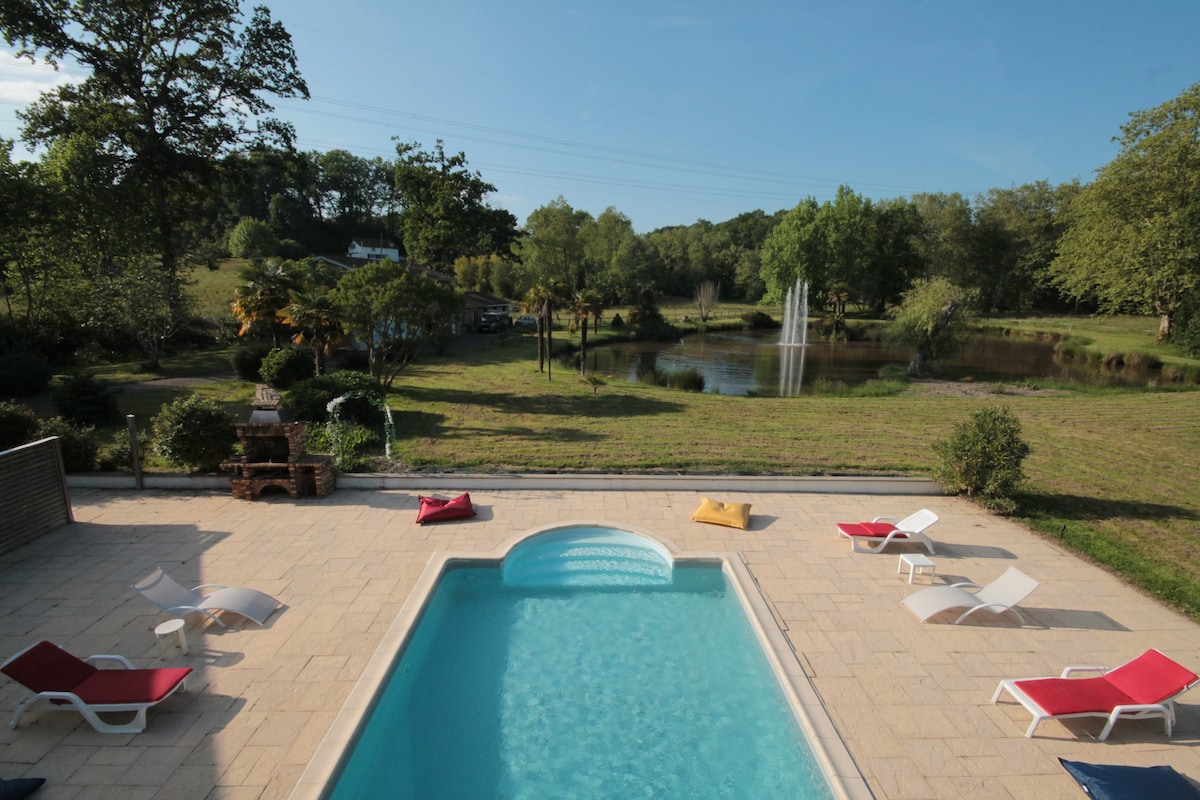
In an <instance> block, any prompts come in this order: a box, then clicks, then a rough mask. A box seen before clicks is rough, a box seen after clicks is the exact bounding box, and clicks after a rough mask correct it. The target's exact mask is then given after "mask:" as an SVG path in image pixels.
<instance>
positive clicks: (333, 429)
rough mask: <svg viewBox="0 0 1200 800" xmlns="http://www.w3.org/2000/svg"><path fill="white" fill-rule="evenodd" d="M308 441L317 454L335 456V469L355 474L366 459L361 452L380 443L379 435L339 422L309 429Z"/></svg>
mask: <svg viewBox="0 0 1200 800" xmlns="http://www.w3.org/2000/svg"><path fill="white" fill-rule="evenodd" d="M307 441H308V442H309V443H310V445H311V448H312V449H313V450H315V451H317V452H322V453H330V454H332V455H333V468H334V469H336V470H337V471H338V472H354V471H355V470H356V469H358V468H360V467H361V466H362V465H363V464H364V463H365V462H366V459H365V458H364V457H363V456H362V455H360V453H359V450H361V449H362V448H364V447H366V446H367V445H369V444H375V443H377V442H378V441H379V434H378V433H376V432H375V431H372V430H371V429H369V428H367V427H365V426H363V425H359V424H357V423H354V422H343V421H338V422H335V423H329V424H326V425H322V426H319V427H316V428H310V429H309V435H308V439H307Z"/></svg>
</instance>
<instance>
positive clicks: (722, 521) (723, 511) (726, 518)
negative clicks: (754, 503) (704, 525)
mask: <svg viewBox="0 0 1200 800" xmlns="http://www.w3.org/2000/svg"><path fill="white" fill-rule="evenodd" d="M692 520H693V521H694V522H711V523H713V524H714V525H728V526H729V527H731V528H741V529H742V530H745V529H746V526H748V525H749V524H750V504H749V503H718V502H717V501H716V500H709V499H708V498H707V497H705V498H704V499H702V500H701V501H700V507H699V508H697V509H696V513H695V514H692Z"/></svg>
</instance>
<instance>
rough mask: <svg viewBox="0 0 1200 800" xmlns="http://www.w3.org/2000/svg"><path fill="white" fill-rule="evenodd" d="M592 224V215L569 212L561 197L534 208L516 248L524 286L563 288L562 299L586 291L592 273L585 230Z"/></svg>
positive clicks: (569, 207)
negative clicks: (521, 266) (524, 277)
mask: <svg viewBox="0 0 1200 800" xmlns="http://www.w3.org/2000/svg"><path fill="white" fill-rule="evenodd" d="M593 224H594V220H593V219H592V215H591V214H589V213H588V212H586V211H582V210H576V209H574V208H572V207H571V205H570V203H568V202H567V201H566V200H565V199H563V198H562V197H558V198H557V199H555V200H552V201H550V202H549V203H547V204H546V205H544V206H542V207H541V208H535V209H534V210H533V211H532V212H531V213H530V214H529V218H528V219H527V220H526V221H525V235H524V236H523V237H522V239H521V242H520V244H519V245H518V247H517V253H518V255H519V256H520V258H521V261H522V264H523V271H524V273H525V275H526V286H535V285H537V284H543V285H546V286H556V287H562V291H563V293H564V295H565V296H570V295H572V294H574V293H575V292H577V291H580V290H582V289H585V288H587V287H588V285H589V282H590V278H591V276H592V273H593V272H594V270H593V269H592V262H591V261H590V259H588V257H587V248H586V247H585V244H586V236H585V234H584V230H585V228H587V227H589V226H590V225H593Z"/></svg>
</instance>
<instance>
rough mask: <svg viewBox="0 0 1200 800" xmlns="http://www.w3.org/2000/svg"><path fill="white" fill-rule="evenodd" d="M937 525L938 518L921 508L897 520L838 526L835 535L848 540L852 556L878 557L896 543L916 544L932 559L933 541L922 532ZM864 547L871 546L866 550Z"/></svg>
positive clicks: (842, 523)
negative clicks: (855, 554)
mask: <svg viewBox="0 0 1200 800" xmlns="http://www.w3.org/2000/svg"><path fill="white" fill-rule="evenodd" d="M937 521H938V515H937V514H935V513H933V512H932V511H930V510H929V509H928V508H922V509H921V510H920V511H916V512H914V513H912V514H909V515H908V516H907V517H905V518H904V519H901V520H897V519H896V518H895V517H876V518H875V519H873V520H871V521H870V522H839V523H838V524H837V529H838V533H839V534H841V535H842V536H845V537H846V538H847V539H849V540H850V549H851V550H853V551H854V552H856V553H880V552H883V549H884V548H885V547H887V546H888V545H889V544H891V543H892V542H893V541H896V542H919V543H921V544H923V545H925V547H926V548H928V550H929V554H930V555H933V539H930V538H929V536H928V535H926V534H925V529H926V528H928V527H929V526H930V525H932V524H933V523H935V522H937ZM862 543H868V544H873V545H875V546H874V547H867V546H865V544H862Z"/></svg>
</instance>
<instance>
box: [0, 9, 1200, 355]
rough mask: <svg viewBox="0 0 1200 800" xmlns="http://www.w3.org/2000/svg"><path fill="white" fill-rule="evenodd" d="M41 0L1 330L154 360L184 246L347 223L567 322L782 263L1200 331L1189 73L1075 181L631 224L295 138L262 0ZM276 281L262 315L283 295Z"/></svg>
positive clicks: (209, 253)
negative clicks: (1084, 178)
mask: <svg viewBox="0 0 1200 800" xmlns="http://www.w3.org/2000/svg"><path fill="white" fill-rule="evenodd" d="M59 5H60V6H61V8H59V7H58V6H56V7H55V9H50V8H49V7H48V6H45V5H43V4H38V3H31V2H13V3H6V4H5V5H4V6H3V8H2V9H0V32H2V33H3V36H4V38H5V39H6V41H8V42H9V43H10V44H15V45H16V46H17V47H18V50H19V52H20V53H21V54H23V55H27V56H29V57H39V58H43V59H46V60H49V61H51V62H56V61H58V60H61V59H64V58H71V59H73V60H75V61H76V62H77V63H79V64H81V65H83V66H85V67H87V68H88V69H90V74H89V76H88V77H87V78H86V79H85V80H84V81H82V82H81V83H79V84H74V85H68V86H63V87H60V88H58V89H55V90H53V91H51V92H48V93H46V94H45V95H43V96H42V97H41V98H40V99H39V100H38V101H36V102H35V103H33V104H32V105H31V106H29V107H28V108H26V109H25V110H23V111H22V112H20V118H21V121H22V123H23V128H22V139H23V140H24V141H25V142H27V143H28V144H30V145H33V146H36V147H38V148H39V150H38V152H39V157H38V159H37V160H36V161H32V162H26V161H14V160H13V158H12V143H11V142H2V141H0V202H2V203H3V205H4V207H5V209H6V212H7V213H6V214H5V215H4V217H3V219H2V220H0V268H2V270H3V273H2V275H0V281H2V283H0V286H2V289H3V299H4V303H5V307H4V309H5V312H6V313H5V314H4V315H3V316H2V317H0V351H15V350H33V351H36V352H40V353H43V354H45V355H46V356H47V357H48V358H51V359H58V360H63V359H66V358H68V357H70V356H71V355H72V354H74V353H75V352H76V351H77V350H79V349H80V348H81V347H84V346H85V345H86V346H91V347H95V348H99V349H101V350H105V351H109V352H122V351H125V350H128V349H129V348H130V347H133V346H136V347H138V348H140V350H141V351H142V352H143V353H144V354H145V355H146V357H147V361H148V362H149V363H150V364H152V365H153V364H154V363H156V362H157V359H158V357H159V356H161V354H162V353H163V351H164V349H165V348H167V347H171V346H180V345H184V346H186V345H187V344H188V343H189V342H193V343H194V342H198V341H201V340H204V339H206V338H207V339H209V340H211V339H212V338H213V336H214V335H215V331H214V330H213V326H212V325H209V326H207V327H206V326H205V325H203V324H201V323H200V322H198V321H197V320H196V318H195V315H194V313H192V310H191V309H190V308H189V307H188V303H187V297H188V294H187V291H186V284H187V281H188V276H189V274H190V270H192V269H196V268H200V269H203V268H205V267H208V268H214V267H215V266H216V265H217V264H218V263H219V262H220V261H221V259H223V258H225V257H227V256H229V255H233V256H238V257H245V258H249V259H251V260H252V261H256V262H258V263H259V268H261V269H264V270H266V272H267V273H269V271H270V270H271V269H276V270H278V269H282V268H281V267H279V265H280V264H281V263H283V262H284V261H288V260H291V261H303V260H304V259H305V258H306V257H308V256H310V255H312V254H315V253H344V252H345V249H346V247H347V245H348V243H349V241H350V239H351V238H352V237H356V236H369V237H384V238H391V239H393V240H395V241H396V242H397V243H399V244H400V246H401V249H402V251H403V253H404V256H405V258H406V259H407V261H408V262H410V263H413V264H420V265H423V266H427V267H430V268H433V269H437V270H442V271H445V272H448V273H451V274H453V275H454V277H455V282H456V284H457V287H458V289H459V290H460V291H469V290H474V291H485V292H491V293H494V294H497V295H501V296H503V297H506V298H509V299H512V300H518V301H520V302H522V303H523V304H524V307H525V308H527V309H529V310H530V311H532V312H536V316H538V318H539V319H541V320H543V321H546V322H548V321H549V320H550V318H551V314H552V313H553V311H554V310H560V311H561V310H569V312H570V313H571V314H572V315H573V317H574V319H575V320H576V321H577V322H581V323H582V325H581V327H580V329H581V330H583V331H586V330H587V327H588V322H589V321H591V323H592V325H593V326H594V325H595V324H596V323H597V321H598V320H599V319H600V318H601V317H602V316H603V315H604V314H605V312H606V310H608V309H615V308H623V309H633V310H634V313H635V316H637V317H638V318H639V321H640V322H641V323H643V324H653V323H654V322H655V321H656V314H657V311H656V309H657V301H658V299H659V298H661V297H662V296H664V295H671V296H693V295H694V294H695V293H697V292H698V291H699V290H701V288H702V287H704V292H705V294H706V296H710V297H711V294H712V292H713V291H714V290H715V291H717V292H719V293H720V296H721V297H725V298H731V299H736V300H741V301H745V302H751V303H754V302H758V301H765V302H768V303H779V302H780V301H782V299H783V296H784V294H785V293H786V290H787V288H788V287H790V286H792V285H793V284H794V283H795V282H796V281H797V280H804V281H807V282H808V283H809V286H810V298H811V300H812V302H813V304H814V306H815V307H816V308H817V309H819V310H821V311H823V312H824V313H825V314H826V315H827V316H828V317H829V318H830V319H831V320H832V321H833V327H834V328H835V329H836V327H837V325H838V324H839V321H840V320H841V319H843V318H844V316H845V314H846V313H847V311H848V310H854V309H857V310H859V311H862V312H864V313H870V314H874V315H884V314H886V313H889V310H890V309H892V308H894V307H895V306H896V305H897V304H898V303H900V302H901V300H902V298H904V297H905V295H906V293H908V292H911V291H912V290H913V289H914V288H915V287H919V286H921V285H923V284H925V283H928V282H930V281H938V282H940V285H949V286H952V287H957V289H958V290H960V291H959V292H958V294H957V295H956V296H955V298H954V302H956V303H963V304H968V305H969V306H970V307H972V308H973V309H975V310H977V311H982V312H990V313H1011V314H1024V313H1030V312H1043V313H1058V312H1064V311H1075V312H1095V311H1101V312H1128V313H1141V314H1146V313H1153V314H1157V315H1158V317H1159V320H1160V328H1159V330H1160V338H1161V339H1163V340H1171V341H1176V342H1179V343H1181V344H1183V345H1184V346H1187V347H1191V348H1193V349H1200V310H1198V307H1200V301H1198V300H1197V292H1196V284H1197V280H1198V277H1200V145H1198V144H1197V142H1198V141H1200V135H1198V132H1200V84H1197V85H1195V86H1192V87H1190V88H1189V89H1187V90H1186V91H1185V92H1183V93H1182V94H1181V95H1180V96H1179V97H1177V98H1174V99H1173V100H1170V101H1168V102H1166V103H1164V104H1162V105H1161V106H1158V107H1156V108H1153V109H1150V110H1146V111H1139V112H1135V113H1133V114H1131V115H1130V119H1129V121H1128V122H1127V123H1126V124H1125V125H1124V126H1122V128H1121V134H1120V136H1119V137H1117V141H1118V142H1119V144H1120V152H1119V154H1118V155H1117V156H1116V158H1114V160H1113V161H1112V162H1111V163H1109V164H1108V165H1105V166H1103V167H1102V168H1100V169H1099V170H1098V172H1097V175H1096V177H1095V179H1094V180H1093V181H1092V182H1091V183H1087V184H1082V183H1080V182H1079V181H1073V182H1070V183H1065V184H1061V185H1057V186H1053V185H1050V184H1049V183H1047V182H1044V181H1039V182H1035V183H1030V184H1025V185H1022V186H1014V187H1010V188H1005V189H992V190H990V191H988V192H986V193H984V194H982V195H980V196H977V197H973V198H968V197H964V196H962V195H960V194H953V193H950V194H915V195H912V196H910V197H899V198H887V199H871V198H867V197H864V196H862V195H860V194H858V193H856V192H855V191H854V190H853V189H852V188H851V187H848V186H843V187H841V188H839V190H838V192H837V194H836V197H835V198H834V199H832V200H829V201H825V202H818V201H817V200H816V199H814V198H812V197H808V198H804V199H801V200H800V201H799V202H798V204H797V205H796V206H795V207H793V208H791V209H785V210H779V211H775V212H773V213H767V212H765V211H763V210H753V211H748V212H746V213H743V214H740V215H738V216H736V217H734V218H733V219H730V220H726V221H723V222H716V223H713V222H709V221H706V220H700V221H697V222H695V223H692V224H688V225H678V226H670V227H665V228H660V229H657V230H653V231H649V232H646V233H637V232H636V231H635V230H634V226H633V222H632V221H631V220H630V219H629V218H628V217H627V216H626V215H624V214H622V213H621V212H620V211H619V210H617V209H616V208H612V207H610V208H608V209H606V210H604V211H603V212H601V213H600V214H599V215H596V216H593V215H592V214H591V213H589V212H587V211H584V210H580V209H575V208H573V207H572V206H571V205H570V203H569V202H568V201H567V200H566V199H565V198H563V197H558V198H556V199H555V200H552V201H550V202H548V203H546V204H545V205H543V206H542V207H540V208H538V209H536V210H535V211H533V212H532V213H531V214H530V215H529V217H528V218H527V219H526V220H525V221H524V222H523V223H518V221H517V220H516V219H515V217H513V215H512V214H510V213H509V212H508V211H506V210H504V209H500V208H495V207H493V206H491V205H490V204H489V202H488V197H489V196H490V195H492V194H493V193H494V192H495V191H496V187H495V186H494V185H492V184H490V183H489V182H487V181H486V180H484V178H483V176H482V175H481V174H480V173H479V172H478V171H473V170H471V169H470V167H469V165H468V162H467V158H466V155H465V154H464V153H462V152H458V153H450V152H447V151H446V150H445V147H444V144H443V142H441V141H437V142H436V143H435V145H434V146H433V147H432V148H431V149H425V148H424V146H423V145H422V144H421V143H419V142H400V143H397V144H396V154H395V157H394V158H389V159H385V158H380V157H376V158H364V157H361V156H356V155H354V154H352V153H349V152H347V151H345V150H338V149H335V150H330V151H327V152H317V151H312V152H299V151H297V150H296V149H295V147H294V131H292V130H291V128H290V127H289V126H288V125H286V124H283V123H280V122H279V121H278V120H275V119H273V118H272V117H271V116H270V115H271V112H272V107H271V105H270V102H269V98H271V97H285V98H286V97H301V98H304V97H307V95H308V90H307V87H306V85H305V83H304V80H303V78H302V77H301V76H300V72H299V68H298V65H297V63H296V58H295V54H294V52H293V50H292V45H291V38H290V36H289V35H288V33H287V31H286V30H285V29H284V28H283V27H282V25H280V24H279V23H277V22H275V21H273V20H272V19H271V15H270V12H269V11H268V10H267V9H266V8H264V7H257V8H255V9H254V10H253V12H252V14H251V15H250V17H249V19H245V18H244V17H243V15H242V12H241V8H240V4H239V3H238V2H237V0H156V2H151V3H137V4H133V3H128V2H124V1H122V0H100V1H96V0H93V1H92V2H86V3H84V2H81V1H80V2H74V3H66V2H64V3H62V4H59ZM272 259H273V260H272ZM268 262H269V264H270V265H273V266H269V265H268ZM264 265H267V266H264ZM289 269H291V267H289ZM264 274H265V273H264ZM338 278H339V276H336V275H334V276H324V277H322V278H321V279H320V280H314V281H310V282H308V283H304V282H301V283H299V284H296V285H294V286H291V288H289V289H288V291H289V292H291V291H299V292H301V294H302V295H303V297H302V299H304V300H305V301H306V302H305V304H302V305H301V306H298V307H296V308H293V311H295V312H300V311H304V310H305V308H308V310H310V311H311V310H312V309H313V308H316V309H317V310H319V309H320V307H321V303H323V302H325V301H326V300H327V298H323V293H324V292H327V291H328V292H332V291H334V290H335V289H336V287H337V284H338ZM258 279H261V275H260V276H257V277H256V276H254V275H250V276H248V277H247V282H248V283H253V282H254V281H255V280H258ZM306 292H307V293H308V294H307V295H306V294H304V293H306ZM342 294H343V296H345V295H346V294H347V293H346V292H343V293H342ZM231 299H232V298H231ZM278 299H279V303H278V305H277V307H276V308H274V309H270V312H271V314H272V315H273V317H272V319H274V320H278V319H280V318H281V316H282V315H284V314H285V309H286V308H287V307H288V306H295V301H296V298H294V297H292V296H291V295H290V294H289V295H287V296H281V297H279V298H278ZM435 301H436V302H435ZM430 302H431V303H435V304H439V303H442V299H441V298H435V299H434V300H431V301H430ZM342 311H343V312H346V311H347V309H345V308H342ZM255 313H258V312H255ZM314 313H315V312H314ZM295 327H296V326H293V328H295ZM542 332H543V333H544V334H546V335H551V334H552V327H551V326H549V325H547V326H546V328H545V330H544V331H542ZM293 333H295V330H293ZM585 335H586V334H585Z"/></svg>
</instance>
